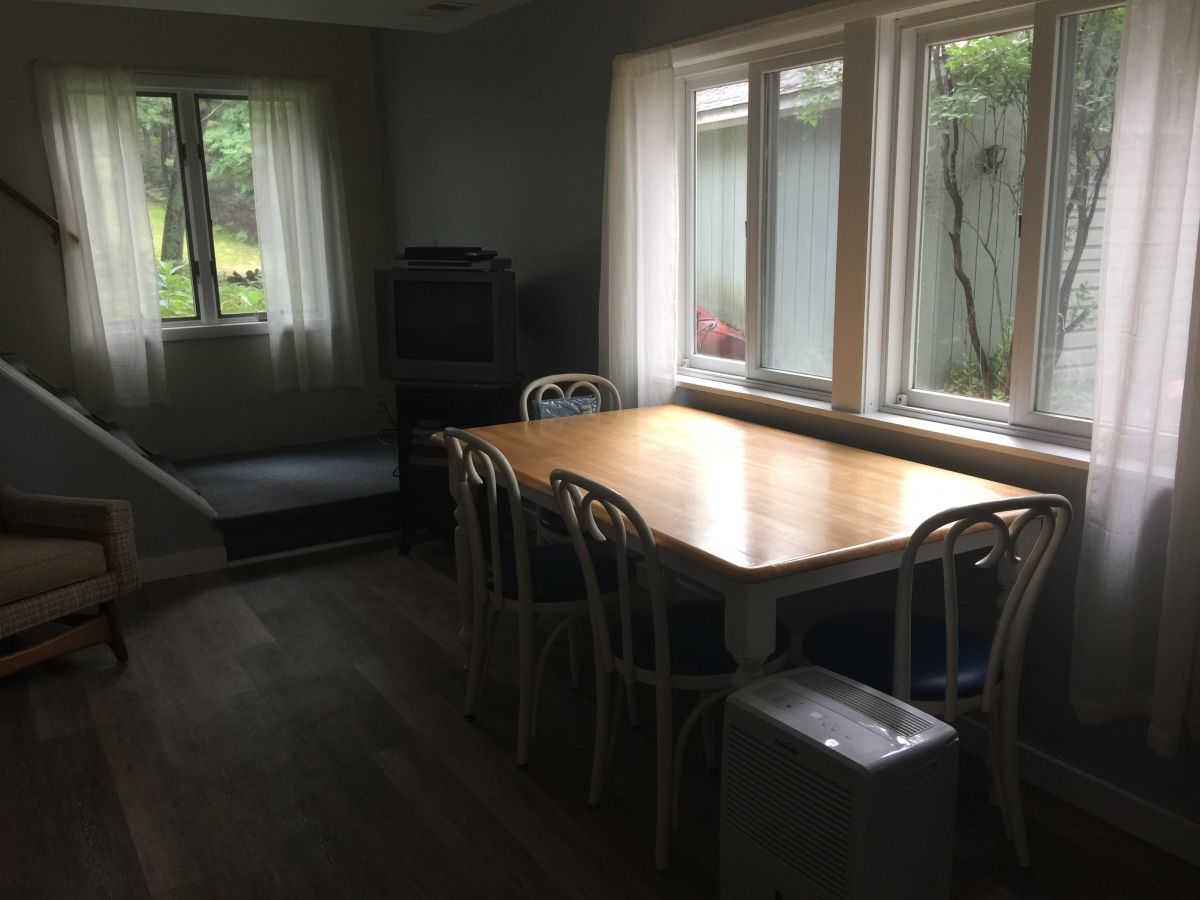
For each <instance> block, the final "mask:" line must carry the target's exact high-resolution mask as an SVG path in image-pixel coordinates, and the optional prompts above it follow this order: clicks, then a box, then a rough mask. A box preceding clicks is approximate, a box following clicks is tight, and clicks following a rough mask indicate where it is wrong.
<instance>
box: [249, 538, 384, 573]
mask: <svg viewBox="0 0 1200 900" xmlns="http://www.w3.org/2000/svg"><path fill="white" fill-rule="evenodd" d="M399 537H400V532H399V531H384V532H381V533H379V534H366V535H363V536H362V537H356V538H347V539H346V540H344V541H330V542H329V543H327V544H313V545H312V546H311V547H296V548H295V549H292V550H282V551H280V552H279V553H264V554H263V555H262V556H247V557H244V558H242V559H231V560H229V562H228V563H227V564H226V565H227V567H228V568H230V569H235V568H237V567H239V566H250V565H254V564H256V563H261V562H270V561H271V560H273V559H287V558H288V557H291V556H306V555H308V554H309V553H321V552H322V551H325V550H337V549H338V548H339V547H353V546H355V545H356V544H373V543H375V542H376V541H386V540H388V539H391V538H395V539H398V538H399Z"/></svg>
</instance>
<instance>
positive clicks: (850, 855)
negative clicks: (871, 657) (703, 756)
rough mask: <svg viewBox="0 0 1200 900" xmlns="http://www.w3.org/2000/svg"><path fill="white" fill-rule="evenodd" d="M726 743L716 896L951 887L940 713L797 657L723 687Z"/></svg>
mask: <svg viewBox="0 0 1200 900" xmlns="http://www.w3.org/2000/svg"><path fill="white" fill-rule="evenodd" d="M915 735H920V737H919V738H916V739H913V736H915ZM724 746H725V755H724V765H723V769H724V776H723V781H722V790H721V897H722V900H761V898H770V897H774V898H776V900H880V898H887V900H938V898H945V897H948V896H949V894H950V871H951V862H952V859H953V850H954V787H955V780H956V773H957V768H958V767H957V761H958V735H957V734H956V733H955V731H954V729H953V728H951V727H950V726H949V725H947V724H946V723H944V722H939V721H938V720H937V719H935V718H933V717H932V716H929V715H926V714H925V713H923V712H922V711H921V710H919V709H915V708H914V707H911V706H908V705H906V704H903V703H901V702H900V701H898V700H896V699H894V698H892V697H888V696H887V695H886V694H883V693H880V692H879V691H876V690H874V689H872V688H869V687H867V686H865V685H862V684H859V683H858V682H856V681H852V680H850V679H848V678H844V677H842V676H841V675H836V674H834V673H833V672H829V671H827V670H824V669H816V668H809V669H798V670H793V671H791V672H780V673H777V674H775V675H772V676H769V677H767V678H763V679H760V680H758V681H755V682H752V683H751V684H748V685H746V686H745V687H743V688H740V689H739V690H737V691H735V692H734V693H733V694H731V695H730V696H729V698H728V699H727V700H726V701H725V728H724Z"/></svg>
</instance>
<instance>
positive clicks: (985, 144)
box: [891, 4, 1124, 436]
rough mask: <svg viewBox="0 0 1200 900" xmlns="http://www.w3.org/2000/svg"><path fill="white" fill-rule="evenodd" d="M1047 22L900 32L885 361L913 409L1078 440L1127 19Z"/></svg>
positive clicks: (1087, 404) (1045, 16) (1084, 428)
mask: <svg viewBox="0 0 1200 900" xmlns="http://www.w3.org/2000/svg"><path fill="white" fill-rule="evenodd" d="M1059 7H1060V8H1061V4H1060V5H1059ZM1052 13H1053V8H1052V7H1050V6H1049V5H1043V7H1042V12H1041V13H1040V14H1037V13H1035V15H1036V16H1037V18H1036V20H1034V19H1027V20H1024V21H1021V20H1019V19H1016V20H1011V19H1003V20H993V21H994V22H995V24H996V25H997V26H998V27H995V28H989V27H987V26H988V24H989V22H988V21H987V20H985V21H983V22H980V23H976V24H975V25H974V27H971V26H970V25H967V26H965V27H964V26H963V25H962V24H959V23H956V24H954V25H952V26H949V28H950V29H951V30H949V31H948V30H946V28H945V27H943V26H933V27H931V28H929V29H925V30H922V29H916V30H914V32H913V33H912V35H911V37H910V41H911V49H910V50H909V52H908V55H907V58H906V59H905V61H904V62H905V63H906V64H907V65H908V66H910V67H911V71H910V72H909V74H908V76H907V77H909V78H912V79H914V80H915V82H916V84H915V86H914V90H913V97H914V98H915V99H914V102H913V105H914V107H915V110H914V111H913V112H914V114H913V115H912V116H910V117H908V121H911V122H912V136H911V140H912V143H913V148H914V149H913V157H912V158H913V160H914V163H913V166H912V168H913V173H912V174H913V180H912V182H911V185H912V186H911V192H912V193H911V198H910V200H909V207H910V209H911V210H912V219H911V222H910V226H909V247H908V253H909V257H908V269H907V271H908V278H907V279H906V280H905V281H904V282H903V283H902V284H900V285H899V286H896V287H895V288H894V290H893V302H895V303H897V304H901V305H903V306H904V307H905V320H904V329H903V336H904V337H903V342H902V344H900V345H897V343H896V342H895V341H893V344H892V347H891V352H892V353H893V355H895V356H897V357H899V358H900V361H901V364H900V369H901V372H902V375H901V378H900V381H899V384H898V385H896V393H897V399H898V400H901V401H902V402H903V403H905V404H907V405H908V406H909V407H910V408H917V409H925V410H932V411H938V412H944V413H950V414H959V415H967V416H971V417H974V418H978V419H985V420H994V421H998V422H1002V423H1006V424H1009V425H1015V426H1028V427H1034V428H1038V429H1041V430H1046V431H1051V432H1056V433H1060V434H1066V435H1080V436H1086V434H1087V433H1088V430H1089V427H1090V423H1089V421H1088V420H1089V419H1090V416H1091V407H1092V382H1093V380H1094V376H1095V337H1094V334H1095V315H1096V303H1097V297H1096V288H1097V283H1098V276H1099V269H1100V240H1101V233H1102V229H1103V219H1104V215H1103V209H1104V202H1103V201H1104V193H1105V188H1106V185H1107V177H1108V168H1109V158H1110V144H1111V135H1112V123H1113V112H1114V109H1113V98H1114V95H1115V87H1116V74H1117V56H1118V51H1119V48H1120V36H1121V25H1122V23H1123V16H1124V11H1123V9H1122V8H1119V7H1114V8H1107V9H1100V10H1089V11H1086V12H1082V13H1075V14H1072V15H1067V16H1063V17H1058V16H1055V15H1053V14H1052ZM1014 25H1015V26H1016V27H1014ZM1043 34H1044V35H1046V40H1045V43H1044V45H1043V44H1042V43H1041V41H1042V38H1041V36H1042V35H1043ZM1043 46H1044V47H1045V50H1041V48H1042V47H1043ZM1039 50H1041V52H1039ZM902 77H904V76H902ZM901 121H905V116H904V111H903V110H901Z"/></svg>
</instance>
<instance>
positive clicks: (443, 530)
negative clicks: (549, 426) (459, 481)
mask: <svg viewBox="0 0 1200 900" xmlns="http://www.w3.org/2000/svg"><path fill="white" fill-rule="evenodd" d="M395 387H396V444H397V453H398V457H399V459H398V461H399V468H398V474H399V481H400V485H399V489H400V552H401V553H408V551H409V550H410V549H411V547H412V545H413V544H414V543H416V542H417V541H418V540H438V539H448V538H451V537H452V536H453V534H454V525H455V522H454V504H453V503H452V502H451V500H450V476H449V471H448V459H447V456H446V450H445V448H444V447H443V446H442V445H441V444H438V443H435V442H434V441H433V440H432V439H431V437H432V435H433V433H434V432H437V431H441V430H442V429H443V428H446V427H447V426H457V427H460V428H473V427H477V426H480V425H496V424H499V423H500V422H513V421H515V420H516V419H518V418H519V415H518V412H517V401H518V399H519V398H520V387H521V386H520V383H519V382H513V383H510V384H458V383H453V382H441V381H397V382H395Z"/></svg>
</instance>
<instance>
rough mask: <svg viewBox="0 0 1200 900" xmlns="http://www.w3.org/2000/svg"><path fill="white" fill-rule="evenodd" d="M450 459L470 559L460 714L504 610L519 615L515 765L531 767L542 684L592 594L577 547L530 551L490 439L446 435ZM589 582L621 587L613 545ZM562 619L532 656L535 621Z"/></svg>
mask: <svg viewBox="0 0 1200 900" xmlns="http://www.w3.org/2000/svg"><path fill="white" fill-rule="evenodd" d="M444 434H445V439H446V448H447V452H448V455H449V460H450V480H451V492H452V494H453V496H454V498H455V500H456V501H457V502H458V505H459V509H460V513H461V523H462V527H463V529H464V530H465V531H466V537H467V540H466V549H467V552H468V554H469V556H470V567H469V570H470V579H471V602H472V614H471V615H472V626H471V634H472V640H471V649H470V656H469V661H468V664H467V690H466V697H465V699H464V701H463V715H464V716H467V717H468V718H471V717H473V716H474V714H475V707H476V704H477V702H478V700H479V694H480V690H481V688H482V684H483V681H484V679H485V678H486V676H487V670H488V664H489V662H490V659H491V655H492V645H493V644H494V643H495V638H496V622H497V619H498V617H499V614H500V613H501V612H503V611H505V610H508V611H512V612H515V613H516V614H517V628H518V691H519V704H518V713H517V764H518V765H520V766H524V765H526V764H527V763H528V762H529V747H530V743H531V742H532V740H533V737H534V733H535V730H536V711H537V697H538V686H539V685H540V684H541V679H542V673H543V672H544V670H545V667H546V660H547V657H548V654H549V651H550V648H551V647H552V646H553V645H554V642H555V640H557V638H558V637H559V635H561V634H562V632H563V629H565V628H566V627H568V626H569V625H570V624H571V622H572V621H575V620H581V619H583V618H585V617H586V616H587V611H588V599H587V598H588V593H587V586H586V585H585V583H584V574H583V571H582V569H581V568H580V566H579V560H578V557H577V556H576V554H575V550H574V548H573V547H572V546H571V545H569V544H550V545H545V546H536V547H530V546H529V540H528V537H527V535H526V531H525V522H524V515H523V513H522V510H521V495H520V489H519V487H518V486H517V479H516V476H515V475H514V474H513V470H512V466H510V465H509V462H508V460H507V459H506V458H505V457H504V454H503V453H501V452H500V450H499V449H497V448H496V447H495V446H493V445H492V444H490V443H489V442H488V441H486V440H484V439H483V438H480V437H478V436H476V435H474V434H471V433H470V432H468V431H463V430H461V429H459V428H447V429H446V430H445V432H444ZM589 559H590V560H591V561H592V564H593V565H592V577H593V579H595V580H597V583H598V584H600V585H607V586H608V589H609V590H611V589H613V587H615V585H616V572H615V570H614V566H613V561H614V559H615V554H614V553H613V551H612V548H611V547H607V546H605V545H603V544H593V545H592V547H591V555H590V556H589ZM539 616H554V617H557V618H558V619H559V620H560V621H559V622H558V623H557V625H555V627H554V628H553V629H552V630H551V631H550V634H549V635H548V636H547V637H546V640H545V642H544V643H543V645H542V649H541V652H540V653H538V654H537V656H536V657H535V655H534V642H535V641H534V622H535V619H536V618H537V617H539Z"/></svg>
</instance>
